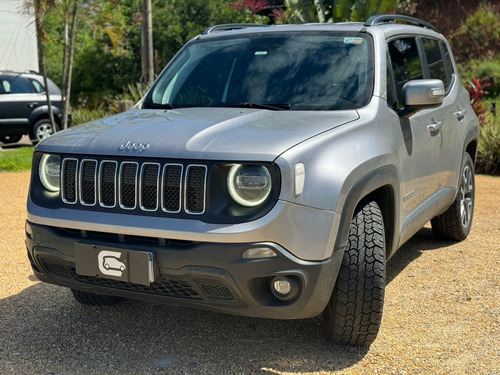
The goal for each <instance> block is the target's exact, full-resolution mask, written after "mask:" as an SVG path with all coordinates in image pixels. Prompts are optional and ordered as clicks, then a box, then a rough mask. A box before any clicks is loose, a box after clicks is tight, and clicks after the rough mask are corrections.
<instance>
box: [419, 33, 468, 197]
mask: <svg viewBox="0 0 500 375" xmlns="http://www.w3.org/2000/svg"><path fill="white" fill-rule="evenodd" d="M421 42H422V45H423V48H424V51H425V58H426V62H427V66H428V74H429V78H435V79H440V80H442V81H443V83H444V86H445V90H446V94H445V97H444V100H443V104H442V106H441V107H440V108H439V109H438V111H439V112H440V117H441V118H442V119H443V120H442V121H443V125H442V128H441V131H440V137H441V148H442V152H441V155H442V157H441V165H440V169H441V175H440V187H442V188H446V187H449V188H453V189H455V188H456V186H457V183H458V174H459V171H460V169H461V166H462V157H463V143H464V137H465V132H466V128H467V126H466V122H467V118H468V116H467V114H468V113H467V111H468V110H467V108H468V107H469V106H468V105H467V101H469V95H468V93H467V92H466V90H465V89H464V87H463V86H462V85H461V84H460V82H459V80H458V77H457V75H456V73H455V70H454V67H453V64H452V62H451V55H450V53H449V49H448V46H447V45H446V44H445V43H444V42H443V41H440V40H436V39H431V38H422V39H421Z"/></svg>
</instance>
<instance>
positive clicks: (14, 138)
mask: <svg viewBox="0 0 500 375" xmlns="http://www.w3.org/2000/svg"><path fill="white" fill-rule="evenodd" d="M22 137H23V135H22V134H15V135H0V142H2V143H5V144H8V143H16V142H19V141H20V140H21V138H22Z"/></svg>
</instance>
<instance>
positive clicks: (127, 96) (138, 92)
mask: <svg viewBox="0 0 500 375" xmlns="http://www.w3.org/2000/svg"><path fill="white" fill-rule="evenodd" d="M146 91H147V89H146V87H144V86H143V85H142V84H141V83H139V82H137V83H135V84H129V85H127V88H126V89H124V90H123V93H122V94H121V95H117V96H115V97H114V98H112V99H110V100H109V103H110V104H109V111H110V112H111V113H118V112H119V110H118V106H119V104H118V103H119V102H120V101H122V100H130V101H131V102H132V103H133V104H134V105H135V104H136V103H137V102H138V101H139V100H141V99H142V97H143V96H144V95H146Z"/></svg>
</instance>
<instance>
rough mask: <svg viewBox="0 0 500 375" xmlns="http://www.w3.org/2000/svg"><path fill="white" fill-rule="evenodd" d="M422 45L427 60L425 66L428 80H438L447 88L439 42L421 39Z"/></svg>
mask: <svg viewBox="0 0 500 375" xmlns="http://www.w3.org/2000/svg"><path fill="white" fill-rule="evenodd" d="M422 41H423V43H424V50H425V57H426V58H427V66H428V67H429V78H432V79H440V80H441V81H443V83H444V86H445V88H447V87H448V86H449V81H448V77H447V76H446V70H445V67H444V61H443V55H442V54H441V48H440V47H439V42H438V41H437V40H434V39H425V38H424V39H422Z"/></svg>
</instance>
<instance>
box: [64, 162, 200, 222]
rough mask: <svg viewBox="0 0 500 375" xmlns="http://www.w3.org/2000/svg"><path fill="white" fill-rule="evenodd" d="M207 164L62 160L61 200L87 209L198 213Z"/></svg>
mask: <svg viewBox="0 0 500 375" xmlns="http://www.w3.org/2000/svg"><path fill="white" fill-rule="evenodd" d="M207 170H208V168H207V166H206V165H199V164H188V165H186V166H184V165H183V164H177V163H164V164H161V163H156V162H142V163H140V162H137V161H122V162H120V161H116V160H95V159H81V160H79V159H77V158H64V159H63V162H62V173H61V187H62V189H61V190H62V201H63V202H64V203H66V204H81V205H83V206H88V207H102V208H115V207H119V208H120V209H123V210H141V211H147V212H162V211H163V212H166V213H180V212H182V211H184V212H185V213H187V214H190V215H201V214H203V213H204V212H205V207H206V185H207Z"/></svg>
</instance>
